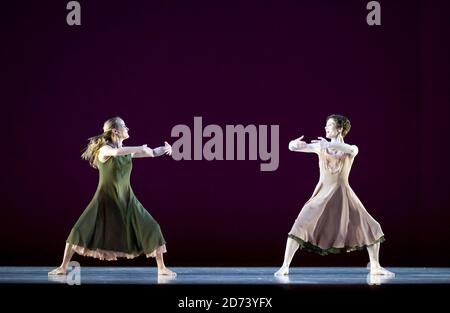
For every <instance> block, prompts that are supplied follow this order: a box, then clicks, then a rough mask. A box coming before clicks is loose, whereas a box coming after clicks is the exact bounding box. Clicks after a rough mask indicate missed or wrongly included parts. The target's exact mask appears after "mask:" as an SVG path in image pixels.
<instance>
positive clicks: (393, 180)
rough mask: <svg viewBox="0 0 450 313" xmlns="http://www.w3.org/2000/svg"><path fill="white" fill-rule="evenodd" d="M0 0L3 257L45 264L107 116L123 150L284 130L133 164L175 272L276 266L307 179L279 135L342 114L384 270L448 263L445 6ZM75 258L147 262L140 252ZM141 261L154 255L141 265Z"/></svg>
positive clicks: (348, 260) (338, 261)
mask: <svg viewBox="0 0 450 313" xmlns="http://www.w3.org/2000/svg"><path fill="white" fill-rule="evenodd" d="M58 2H60V3H57V2H55V1H36V3H34V4H28V3H25V2H16V3H13V2H12V1H10V2H9V4H8V5H2V13H3V15H4V16H2V19H1V33H2V37H1V38H2V43H1V46H0V53H1V60H2V61H1V62H2V65H1V69H0V73H1V102H0V103H1V106H2V118H1V120H2V124H3V127H2V134H3V135H2V137H3V153H2V165H3V169H2V174H1V180H2V186H1V187H2V189H1V190H2V199H1V200H2V201H1V225H0V238H1V253H0V255H1V258H0V264H2V265H57V264H59V262H60V258H61V254H62V252H63V247H64V241H65V239H66V237H67V235H68V233H69V231H70V228H71V226H72V225H73V223H74V222H75V221H76V219H77V218H78V216H79V215H80V214H81V213H82V211H83V210H84V208H85V206H86V205H87V204H88V202H89V201H90V199H91V197H92V196H93V194H94V192H95V189H96V186H97V175H98V173H97V171H96V170H94V169H92V168H90V167H89V166H88V164H87V163H86V162H84V161H82V160H81V159H80V151H81V150H82V148H83V147H84V146H85V144H86V142H87V141H86V139H87V138H88V137H90V136H93V135H96V134H98V133H100V132H101V127H102V123H103V121H104V120H105V119H107V118H109V117H111V116H116V115H119V116H121V117H123V118H124V120H125V121H126V123H127V125H128V127H130V135H131V138H130V139H129V140H128V141H126V144H127V145H141V144H144V143H147V144H148V145H149V146H151V147H154V146H158V145H161V144H162V142H163V141H164V140H167V141H169V142H173V139H172V138H170V131H171V129H172V127H173V126H174V125H176V124H188V125H190V126H191V127H192V123H193V117H194V116H203V121H204V124H205V125H206V124H219V125H221V126H224V125H225V124H244V125H247V124H269V125H270V124H278V125H280V165H279V168H278V170H277V171H275V172H260V171H259V163H260V162H259V161H213V162H208V161H179V162H176V161H174V160H172V159H171V158H169V157H165V158H157V159H137V160H135V161H134V167H133V173H132V186H133V189H134V191H135V193H136V195H137V196H138V198H139V200H140V201H141V202H142V203H143V204H144V206H145V207H146V208H147V209H148V210H149V211H150V213H151V214H152V215H153V216H154V217H155V218H156V220H157V221H158V222H159V223H160V225H161V227H162V230H163V233H164V236H165V238H166V240H167V241H168V253H167V254H166V259H167V264H168V265H170V266H181V265H189V266H209V265H211V266H220V265H226V266H232V265H247V266H262V265H270V266H275V265H279V264H280V262H281V261H282V258H283V252H284V245H285V241H286V236H287V232H288V231H289V230H290V227H291V226H292V223H293V222H294V220H295V218H296V216H297V214H298V212H299V210H300V208H301V207H302V205H303V204H304V202H305V201H306V200H308V198H309V197H310V196H311V194H312V191H313V189H314V187H315V184H316V183H317V180H318V164H317V157H316V156H315V155H311V154H300V153H292V152H290V151H289V150H288V148H287V145H288V142H289V140H291V139H293V138H296V137H298V136H300V135H302V134H304V135H305V138H306V139H307V140H308V141H309V140H311V139H315V137H317V136H323V135H324V133H323V127H324V123H325V120H324V119H325V117H326V116H327V115H328V114H331V113H341V114H344V115H347V116H348V117H349V118H350V120H351V122H352V130H351V132H350V133H349V135H348V137H347V138H346V140H347V142H350V143H352V144H356V145H358V146H359V148H360V153H359V155H358V156H357V158H356V160H355V163H354V165H353V170H352V173H351V175H350V183H351V185H352V187H353V189H354V190H355V192H356V193H357V194H358V196H359V197H360V199H361V200H362V202H363V203H364V204H365V206H366V208H367V210H368V211H369V212H370V213H371V214H372V215H373V216H374V217H375V218H376V219H377V220H378V221H379V222H380V223H381V225H382V227H383V231H384V232H385V235H386V239H387V241H386V243H385V244H383V245H382V249H381V258H382V259H381V260H382V263H384V264H386V265H388V266H394V265H395V266H448V265H449V262H450V252H449V250H448V242H449V240H450V231H449V230H448V226H449V222H450V213H449V211H448V199H449V197H448V194H449V192H448V184H447V180H448V175H449V172H450V171H449V165H448V159H449V158H448V154H449V146H448V135H449V133H450V131H449V123H448V121H449V114H448V113H449V102H450V101H449V99H450V98H449V91H448V87H449V83H450V79H449V77H450V75H449V73H450V67H449V58H448V55H450V54H449V38H450V32H449V26H448V22H447V21H448V17H449V15H450V11H449V10H448V9H447V7H448V6H445V1H422V2H420V1H380V3H381V8H382V26H379V27H369V26H368V25H367V24H366V14H367V10H366V8H365V6H366V3H367V2H368V1H331V0H330V1H323V0H321V1H287V2H282V1H273V2H269V1H240V2H234V1H202V2H197V1H133V4H131V3H128V2H123V1H121V2H113V1H95V3H94V1H80V3H81V6H82V26H80V27H69V26H67V24H66V13H67V11H66V9H65V4H66V3H67V1H62V2H61V1H58ZM75 258H76V259H77V260H81V262H82V264H95V265H104V264H106V265H110V264H127V265H130V266H132V265H144V264H149V262H148V261H147V260H145V258H143V257H141V258H138V259H137V260H132V261H130V260H126V261H119V262H114V263H105V262H100V261H96V260H92V259H88V258H81V257H79V256H76V257H75ZM365 262H367V253H366V252H365V251H363V252H354V253H351V254H344V255H337V256H329V257H320V256H318V255H314V254H309V253H300V254H298V255H297V256H296V258H295V259H294V262H293V265H297V266H304V265H327V266H343V265H358V266H361V265H364V264H365ZM151 264H153V262H151Z"/></svg>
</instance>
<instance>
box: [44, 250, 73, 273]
mask: <svg viewBox="0 0 450 313" xmlns="http://www.w3.org/2000/svg"><path fill="white" fill-rule="evenodd" d="M74 252H75V251H74V250H73V249H72V245H71V244H70V243H66V247H65V249H64V257H63V261H62V263H61V265H60V266H59V267H57V268H55V269H54V270H53V271H51V272H49V273H48V274H49V275H64V274H66V270H67V265H69V262H70V260H71V259H72V256H73V253H74Z"/></svg>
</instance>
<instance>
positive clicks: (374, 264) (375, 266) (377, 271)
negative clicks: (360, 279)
mask: <svg viewBox="0 0 450 313" xmlns="http://www.w3.org/2000/svg"><path fill="white" fill-rule="evenodd" d="M367 252H368V253H369V259H370V274H371V275H388V276H395V274H394V273H392V272H390V271H388V270H387V269H385V268H383V267H381V265H380V262H379V253H380V243H376V244H373V245H371V246H367Z"/></svg>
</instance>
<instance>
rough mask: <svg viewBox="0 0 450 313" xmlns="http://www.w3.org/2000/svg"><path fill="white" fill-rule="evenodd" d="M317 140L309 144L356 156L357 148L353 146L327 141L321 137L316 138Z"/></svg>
mask: <svg viewBox="0 0 450 313" xmlns="http://www.w3.org/2000/svg"><path fill="white" fill-rule="evenodd" d="M317 138H319V140H312V141H311V142H312V143H314V144H318V145H320V147H323V148H327V149H328V148H329V149H336V150H339V151H342V152H344V153H347V154H350V155H357V154H358V147H357V146H355V145H349V144H346V143H344V142H337V141H328V140H326V139H325V138H322V137H317Z"/></svg>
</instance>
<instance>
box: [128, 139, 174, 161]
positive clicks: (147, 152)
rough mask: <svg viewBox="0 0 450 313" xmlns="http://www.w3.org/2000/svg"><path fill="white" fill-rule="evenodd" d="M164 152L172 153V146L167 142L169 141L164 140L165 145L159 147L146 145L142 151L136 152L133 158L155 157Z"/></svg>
mask: <svg viewBox="0 0 450 313" xmlns="http://www.w3.org/2000/svg"><path fill="white" fill-rule="evenodd" d="M164 154H168V155H171V154H172V146H171V145H169V144H168V143H167V141H164V146H162V147H157V148H154V149H151V148H148V147H145V148H144V149H143V150H142V151H139V152H136V153H133V154H132V157H133V158H149V157H150V158H154V157H159V156H162V155H164Z"/></svg>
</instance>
